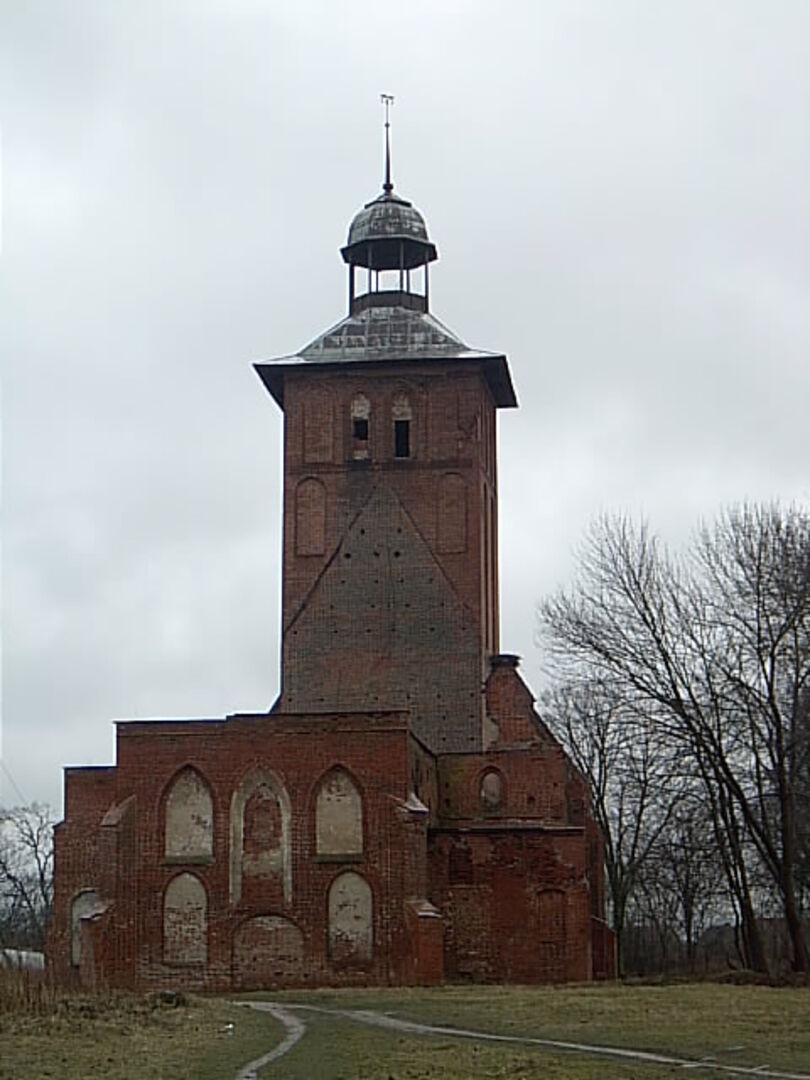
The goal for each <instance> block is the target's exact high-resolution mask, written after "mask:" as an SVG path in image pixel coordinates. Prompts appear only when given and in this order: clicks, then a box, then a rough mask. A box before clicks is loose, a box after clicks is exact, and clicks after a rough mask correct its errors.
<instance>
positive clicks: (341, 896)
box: [329, 870, 374, 963]
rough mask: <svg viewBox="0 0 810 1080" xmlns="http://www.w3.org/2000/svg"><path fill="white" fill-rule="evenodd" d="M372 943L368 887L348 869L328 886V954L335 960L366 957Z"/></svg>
mask: <svg viewBox="0 0 810 1080" xmlns="http://www.w3.org/2000/svg"><path fill="white" fill-rule="evenodd" d="M373 946H374V930H373V923H372V899H371V889H370V888H369V885H368V882H367V881H366V880H365V879H364V878H362V877H360V875H359V874H355V873H353V872H352V871H351V870H349V871H347V872H346V873H345V874H341V875H340V876H339V877H337V878H335V880H334V881H333V882H332V886H331V888H330V889H329V957H330V959H331V960H332V961H333V962H337V963H341V962H346V961H352V960H354V961H367V960H370V959H371V956H372V952H373Z"/></svg>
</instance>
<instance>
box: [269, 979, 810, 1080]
mask: <svg viewBox="0 0 810 1080" xmlns="http://www.w3.org/2000/svg"><path fill="white" fill-rule="evenodd" d="M274 999H275V1000H277V1001H280V1002H283V1001H285V1000H286V1001H288V1002H295V1001H297V1002H300V1003H306V1004H309V1005H320V1006H324V1007H326V1008H338V1009H374V1010H376V1011H381V1012H387V1013H390V1014H391V1015H394V1016H396V1017H398V1018H402V1019H407V1020H413V1021H418V1022H421V1023H426V1024H431V1025H441V1026H451V1027H458V1028H466V1029H468V1030H470V1029H471V1030H480V1031H488V1032H493V1033H498V1034H509V1035H515V1036H528V1037H532V1038H547V1039H555V1040H561V1041H571V1042H579V1043H590V1044H598V1045H607V1046H615V1047H625V1048H631V1049H639V1050H648V1051H652V1052H658V1053H663V1054H667V1055H671V1056H674V1057H683V1058H690V1059H694V1060H698V1059H700V1058H704V1057H709V1056H711V1057H714V1058H716V1060H717V1061H718V1062H723V1063H726V1064H730V1065H741V1066H751V1067H757V1066H761V1065H764V1064H767V1065H769V1066H770V1067H771V1068H773V1069H779V1070H783V1071H792V1072H806V1073H808V1074H810V990H808V989H800V990H796V989H775V988H770V987H759V986H745V987H740V986H724V985H718V984H713V983H702V984H689V985H670V986H635V987H634V986H622V985H604V984H601V985H593V984H592V985H589V986H576V987H563V988H559V989H556V988H535V989H527V988H520V987H513V988H507V987H444V988H441V989H436V990H414V991H402V990H390V991H388V990H383V991H380V990H373V991H372V990H369V991H363V992H357V991H345V992H339V991H334V992H326V991H324V992H320V993H308V994H300V995H299V994H291V993H290V994H277V995H274ZM297 1015H299V1016H300V1017H301V1018H302V1019H303V1020H305V1022H306V1023H307V1025H308V1027H309V1030H308V1032H307V1034H306V1035H305V1036H304V1038H303V1039H302V1040H301V1041H300V1042H299V1043H298V1045H297V1046H296V1047H295V1048H294V1049H293V1050H292V1051H291V1053H290V1054H289V1055H288V1056H287V1057H285V1058H284V1059H283V1061H279V1062H278V1063H276V1064H274V1065H272V1066H269V1067H268V1068H267V1069H266V1070H265V1071H264V1072H263V1073H262V1078H263V1080H264V1078H265V1077H266V1078H267V1080H270V1078H280V1077H284V1080H304V1078H306V1077H312V1076H318V1077H323V1080H339V1078H340V1080H364V1078H369V1080H371V1078H375V1080H376V1078H378V1077H379V1078H381V1080H389V1077H391V1078H393V1080H423V1078H428V1077H430V1078H433V1077H436V1078H438V1077H445V1078H447V1080H462V1078H463V1077H471V1076H481V1077H499V1076H518V1077H541V1076H542V1077H548V1076H553V1077H558V1078H560V1080H563V1078H565V1080H568V1078H571V1080H573V1078H577V1077H582V1078H591V1077H617V1078H630V1077H639V1078H642V1077H644V1078H647V1077H653V1076H659V1077H660V1076H665V1075H667V1074H670V1073H671V1074H673V1075H674V1073H676V1072H677V1073H680V1074H681V1075H683V1070H682V1069H680V1068H677V1067H673V1068H669V1067H666V1066H659V1065H645V1064H640V1063H629V1062H628V1063H623V1062H619V1061H615V1060H611V1059H605V1058H601V1059H599V1058H593V1057H588V1056H585V1055H582V1056H581V1055H578V1054H571V1053H566V1052H561V1051H554V1050H548V1049H540V1048H531V1047H527V1046H520V1045H509V1044H506V1045H497V1044H496V1045H489V1046H488V1045H486V1044H483V1043H481V1044H476V1043H474V1042H472V1041H467V1040H465V1041H461V1040H455V1039H449V1038H447V1037H445V1036H433V1037H432V1038H422V1037H414V1036H403V1035H400V1034H398V1033H391V1034H389V1033H386V1032H381V1031H377V1030H374V1029H368V1028H362V1027H359V1026H358V1025H355V1024H353V1023H351V1022H349V1021H339V1020H336V1019H335V1018H333V1017H330V1016H325V1015H318V1014H313V1013H308V1012H301V1013H298V1014H297ZM319 1061H320V1065H319V1064H318V1062H319ZM326 1063H328V1064H326ZM318 1069H320V1071H318ZM704 1075H705V1073H704Z"/></svg>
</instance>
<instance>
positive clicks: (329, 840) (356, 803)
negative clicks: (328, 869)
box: [315, 769, 363, 855]
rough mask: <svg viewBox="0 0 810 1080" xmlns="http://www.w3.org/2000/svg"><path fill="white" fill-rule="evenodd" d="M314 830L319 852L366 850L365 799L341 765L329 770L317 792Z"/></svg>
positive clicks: (346, 853)
mask: <svg viewBox="0 0 810 1080" xmlns="http://www.w3.org/2000/svg"><path fill="white" fill-rule="evenodd" d="M315 834H316V852H317V854H318V855H362V853H363V801H362V799H361V797H360V792H359V791H358V790H357V788H356V787H355V786H354V784H353V783H352V780H351V777H350V776H349V775H348V774H347V773H345V772H344V771H343V770H342V769H336V770H335V771H334V772H332V773H330V774H329V776H327V778H326V779H325V780H324V782H323V784H322V785H321V789H320V791H319V792H318V799H317V802H316V805H315Z"/></svg>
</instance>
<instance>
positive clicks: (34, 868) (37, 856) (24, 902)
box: [0, 803, 54, 949]
mask: <svg viewBox="0 0 810 1080" xmlns="http://www.w3.org/2000/svg"><path fill="white" fill-rule="evenodd" d="M53 824H54V822H53V813H52V811H51V809H50V807H48V806H43V805H41V804H38V803H33V804H32V805H31V806H23V807H15V808H12V809H10V810H2V809H0V945H6V946H12V947H17V948H32V949H42V948H43V947H44V944H45V931H46V926H47V922H48V919H49V918H50V914H51V909H52V907H53Z"/></svg>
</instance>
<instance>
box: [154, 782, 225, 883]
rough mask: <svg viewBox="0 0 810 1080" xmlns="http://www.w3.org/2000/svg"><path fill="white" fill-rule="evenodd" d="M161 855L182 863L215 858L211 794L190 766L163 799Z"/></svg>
mask: <svg viewBox="0 0 810 1080" xmlns="http://www.w3.org/2000/svg"><path fill="white" fill-rule="evenodd" d="M163 853H164V855H165V857H166V858H167V859H174V860H177V861H184V862H195V861H197V860H203V861H206V862H208V861H210V860H211V859H212V858H213V856H214V804H213V801H212V799H211V791H210V789H209V787H208V784H207V783H206V782H205V780H204V779H203V778H202V776H200V774H199V773H198V772H197V770H196V769H192V768H191V767H190V766H188V767H186V768H185V769H183V770H182V771H181V772H179V773H178V774H177V776H176V777H175V778H174V780H173V781H172V783H171V786H170V787H169V791H168V795H167V796H166V804H165V827H164V843H163Z"/></svg>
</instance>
